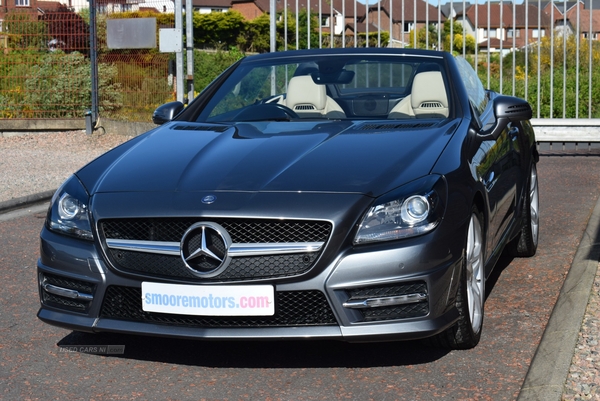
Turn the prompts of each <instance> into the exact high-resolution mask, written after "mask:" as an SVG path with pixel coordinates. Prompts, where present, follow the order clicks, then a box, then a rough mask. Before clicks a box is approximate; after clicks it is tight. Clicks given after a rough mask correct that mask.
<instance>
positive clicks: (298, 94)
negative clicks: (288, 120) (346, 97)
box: [285, 75, 346, 119]
mask: <svg viewBox="0 0 600 401" xmlns="http://www.w3.org/2000/svg"><path fill="white" fill-rule="evenodd" d="M285 105H286V106H287V107H289V108H290V109H292V110H294V111H295V112H296V114H298V116H299V117H300V118H321V117H325V118H333V119H335V118H345V117H346V114H345V113H344V110H343V109H342V108H341V107H340V105H339V104H337V103H336V102H335V100H333V99H332V98H331V97H329V96H327V90H326V88H325V85H318V84H316V83H315V82H314V81H313V79H312V77H311V76H310V75H299V76H296V77H293V78H292V79H290V83H289V84H288V91H287V95H286V99H285Z"/></svg>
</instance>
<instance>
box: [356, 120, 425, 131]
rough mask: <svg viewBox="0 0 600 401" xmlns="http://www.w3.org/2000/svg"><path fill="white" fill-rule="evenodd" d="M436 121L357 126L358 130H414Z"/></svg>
mask: <svg viewBox="0 0 600 401" xmlns="http://www.w3.org/2000/svg"><path fill="white" fill-rule="evenodd" d="M436 124H437V123H435V122H423V123H420V122H414V123H411V122H409V123H400V124H394V123H379V124H377V123H367V124H363V125H361V126H359V127H357V128H356V130H357V131H391V130H414V129H425V128H430V127H433V126H434V125H436Z"/></svg>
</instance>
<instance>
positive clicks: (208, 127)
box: [171, 124, 231, 132]
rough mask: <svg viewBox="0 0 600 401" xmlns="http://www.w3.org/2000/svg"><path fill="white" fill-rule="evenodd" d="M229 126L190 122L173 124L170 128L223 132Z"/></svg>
mask: <svg viewBox="0 0 600 401" xmlns="http://www.w3.org/2000/svg"><path fill="white" fill-rule="evenodd" d="M229 128H231V127H229V126H228V125H192V124H178V125H174V126H173V127H172V128H171V129H172V130H175V131H213V132H225V131H227V130H228V129H229Z"/></svg>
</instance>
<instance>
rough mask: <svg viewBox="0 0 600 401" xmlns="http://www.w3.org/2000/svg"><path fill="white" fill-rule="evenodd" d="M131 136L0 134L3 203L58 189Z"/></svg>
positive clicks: (60, 133) (67, 133)
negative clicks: (64, 182) (83, 168)
mask: <svg viewBox="0 0 600 401" xmlns="http://www.w3.org/2000/svg"><path fill="white" fill-rule="evenodd" d="M5 135H6V134H5ZM130 138H131V137H127V136H125V135H118V134H103V135H102V134H92V135H87V134H86V133H85V131H68V132H51V133H35V134H19V135H12V136H0V171H1V172H2V174H0V202H3V201H8V200H11V199H14V198H20V197H24V196H28V195H33V194H36V193H40V192H45V191H50V190H55V189H57V188H58V187H59V186H60V184H61V183H62V182H63V181H64V180H65V179H67V178H68V177H69V176H70V175H71V174H72V173H74V172H75V171H77V170H78V169H79V168H80V167H82V166H84V165H85V164H87V163H88V162H90V161H92V160H93V159H95V158H96V157H98V156H100V155H101V154H103V153H105V152H106V151H108V150H110V149H112V148H114V147H115V146H117V145H119V144H121V143H123V142H125V141H126V140H128V139H130Z"/></svg>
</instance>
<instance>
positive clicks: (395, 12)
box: [367, 0, 446, 46]
mask: <svg viewBox="0 0 600 401" xmlns="http://www.w3.org/2000/svg"><path fill="white" fill-rule="evenodd" d="M367 21H368V22H369V23H370V24H373V25H374V26H376V27H379V28H380V29H381V30H382V31H388V32H390V41H391V42H392V43H399V44H400V46H402V45H403V44H404V42H406V41H408V40H409V36H408V34H409V33H410V32H411V31H413V30H419V29H421V28H423V27H425V26H426V25H434V26H436V27H438V24H443V23H444V22H445V21H446V17H445V16H444V15H441V13H439V12H438V9H437V8H436V7H434V6H433V5H431V4H430V3H428V2H426V1H423V0H402V1H397V0H396V1H392V0H382V1H381V2H380V3H379V4H374V5H370V7H369V10H368V14H367ZM440 29H441V27H440Z"/></svg>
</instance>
